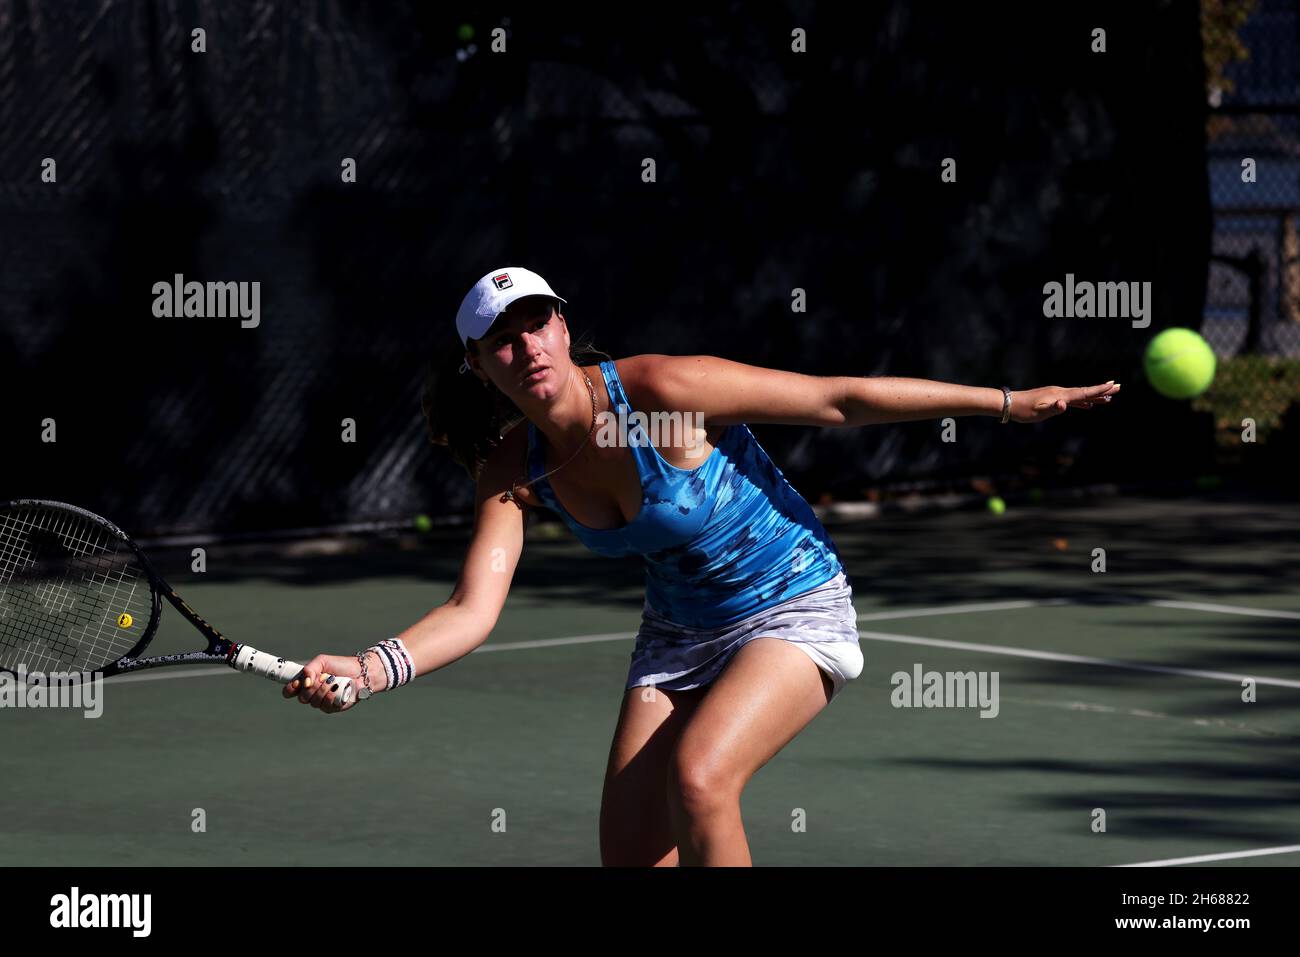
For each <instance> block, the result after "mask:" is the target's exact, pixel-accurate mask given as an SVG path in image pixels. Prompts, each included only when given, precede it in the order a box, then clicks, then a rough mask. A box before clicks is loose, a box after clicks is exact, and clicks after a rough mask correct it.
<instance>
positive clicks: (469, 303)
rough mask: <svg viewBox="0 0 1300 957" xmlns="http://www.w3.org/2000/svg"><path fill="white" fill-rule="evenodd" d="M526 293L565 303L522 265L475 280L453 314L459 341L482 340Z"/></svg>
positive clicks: (495, 271) (464, 342) (539, 277)
mask: <svg viewBox="0 0 1300 957" xmlns="http://www.w3.org/2000/svg"><path fill="white" fill-rule="evenodd" d="M525 296H547V297H549V298H551V299H559V301H560V302H565V301H564V300H563V299H560V297H559V296H557V295H556V294H555V290H554V289H552V288H551V285H550V283H548V282H547V281H546V280H545V279H543V278H542V277H541V276H539V275H537V273H535V272H533V271H532V270H531V269H525V268H523V267H522V266H507V267H505V268H504V269H494V270H493V271H492V272H490V273H488V274H487V275H486V276H484V277H483V278H482V279H480V280H479V281H478V282H476V283H474V288H473V289H471V290H470V291H469V292H468V293H467V294H466V296H465V298H464V299H463V300H461V304H460V310H459V311H458V312H457V313H456V332H457V333H458V334H459V335H460V341H461V344H462V345H468V344H469V340H470V339H482V338H483V336H484V335H486V334H487V331H488V329H489V328H491V326H492V323H494V322H496V320H497V317H498V316H499V315H501V313H503V312H505V311H506V307H507V306H509V305H510V304H511V303H512V302H514V301H515V300H516V299H523V298H524V297H525ZM565 305H568V303H567V302H566V303H565Z"/></svg>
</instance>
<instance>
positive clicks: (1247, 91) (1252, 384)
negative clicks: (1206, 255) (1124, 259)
mask: <svg viewBox="0 0 1300 957" xmlns="http://www.w3.org/2000/svg"><path fill="white" fill-rule="evenodd" d="M1202 30H1203V35H1204V50H1205V59H1206V95H1207V100H1208V102H1209V105H1210V117H1209V121H1208V123H1207V128H1206V134H1207V135H1206V140H1207V154H1208V155H1207V159H1208V165H1209V173H1210V197H1211V204H1212V208H1213V211H1214V241H1213V250H1212V253H1211V257H1210V280H1209V284H1208V287H1207V290H1206V303H1205V321H1204V326H1203V333H1204V335H1205V337H1206V339H1207V340H1208V341H1209V342H1210V344H1211V346H1212V347H1213V348H1214V350H1215V353H1216V354H1217V356H1218V358H1219V368H1218V371H1217V375H1216V380H1215V384H1214V387H1213V389H1212V390H1211V391H1210V392H1209V393H1208V394H1206V395H1205V396H1203V397H1201V398H1200V399H1198V400H1197V401H1196V402H1195V403H1194V405H1195V407H1196V408H1198V409H1202V410H1206V411H1209V412H1212V413H1213V414H1214V416H1215V420H1216V436H1217V439H1218V445H1219V455H1220V460H1221V461H1222V462H1224V463H1227V464H1241V463H1242V461H1243V452H1244V447H1243V442H1242V431H1243V422H1245V421H1249V422H1253V423H1254V424H1255V426H1256V431H1257V441H1259V442H1261V443H1263V444H1266V445H1267V444H1269V443H1278V444H1280V443H1283V442H1291V443H1294V441H1295V438H1294V435H1293V434H1288V435H1286V436H1285V437H1284V436H1282V435H1280V434H1279V433H1280V430H1281V429H1282V428H1283V427H1284V425H1285V426H1286V427H1287V430H1288V433H1295V432H1296V431H1300V421H1297V419H1300V414H1298V413H1297V412H1295V411H1290V412H1289V414H1288V410H1291V409H1292V407H1293V405H1294V404H1295V403H1297V402H1300V231H1298V230H1300V15H1298V14H1297V8H1296V5H1295V4H1294V3H1293V2H1287V0H1203V2H1202Z"/></svg>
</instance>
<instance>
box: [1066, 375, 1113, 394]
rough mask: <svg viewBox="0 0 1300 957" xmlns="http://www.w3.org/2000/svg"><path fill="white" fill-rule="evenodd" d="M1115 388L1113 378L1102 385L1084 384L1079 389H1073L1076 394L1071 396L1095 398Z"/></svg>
mask: <svg viewBox="0 0 1300 957" xmlns="http://www.w3.org/2000/svg"><path fill="white" fill-rule="evenodd" d="M1114 388H1115V380H1114V379H1111V380H1110V381H1109V382H1103V383H1102V384H1101V385H1089V386H1083V387H1081V388H1078V389H1072V390H1071V391H1072V392H1073V393H1075V394H1074V395H1072V396H1071V397H1070V398H1072V399H1094V398H1096V397H1097V396H1102V395H1105V394H1106V393H1108V392H1110V391H1112V390H1113V389H1114Z"/></svg>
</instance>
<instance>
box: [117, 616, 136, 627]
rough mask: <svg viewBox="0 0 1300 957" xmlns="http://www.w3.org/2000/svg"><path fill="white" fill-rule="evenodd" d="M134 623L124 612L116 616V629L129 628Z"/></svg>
mask: <svg viewBox="0 0 1300 957" xmlns="http://www.w3.org/2000/svg"><path fill="white" fill-rule="evenodd" d="M134 622H135V619H134V618H132V617H131V616H130V615H128V614H126V613H125V612H123V613H122V614H120V615H118V616H117V627H119V628H130V627H131V625H132V624H134Z"/></svg>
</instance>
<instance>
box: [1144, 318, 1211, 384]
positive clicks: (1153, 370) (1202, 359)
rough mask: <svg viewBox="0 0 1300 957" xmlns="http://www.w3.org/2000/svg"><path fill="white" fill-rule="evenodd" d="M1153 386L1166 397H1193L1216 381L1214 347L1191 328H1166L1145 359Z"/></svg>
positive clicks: (1152, 341)
mask: <svg viewBox="0 0 1300 957" xmlns="http://www.w3.org/2000/svg"><path fill="white" fill-rule="evenodd" d="M1142 364H1143V366H1145V367H1146V372H1147V379H1148V380H1150V382H1151V386H1152V388H1154V389H1155V390H1156V391H1157V392H1159V393H1160V394H1161V395H1163V396H1164V397H1165V398H1167V399H1194V398H1196V396H1198V395H1200V394H1201V393H1202V392H1204V391H1205V390H1206V389H1208V388H1209V387H1210V383H1211V382H1213V381H1214V365H1215V361H1214V350H1213V349H1211V348H1210V344H1209V343H1208V342H1206V341H1205V340H1204V339H1202V338H1201V337H1200V335H1199V334H1197V333H1195V332H1193V331H1192V330H1191V329H1166V330H1165V331H1164V332H1162V333H1160V335H1158V336H1156V337H1155V338H1154V339H1152V340H1151V342H1150V343H1149V344H1148V345H1147V351H1146V355H1145V356H1144V357H1143V359H1142Z"/></svg>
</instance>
